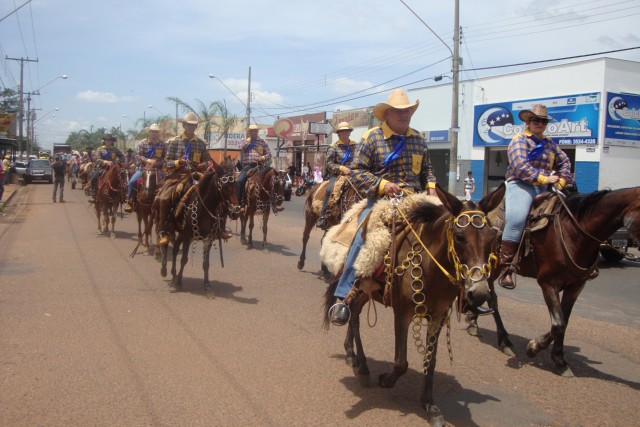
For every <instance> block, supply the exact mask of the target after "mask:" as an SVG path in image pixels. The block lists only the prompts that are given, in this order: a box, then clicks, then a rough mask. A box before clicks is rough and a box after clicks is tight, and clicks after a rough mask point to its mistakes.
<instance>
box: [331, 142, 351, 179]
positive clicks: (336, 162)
mask: <svg viewBox="0 0 640 427" xmlns="http://www.w3.org/2000/svg"><path fill="white" fill-rule="evenodd" d="M356 146H357V142H355V141H351V140H349V149H350V150H351V158H350V159H349V160H348V161H347V162H346V163H345V164H344V165H343V164H342V157H343V156H344V153H345V152H346V151H347V144H345V143H344V142H342V141H340V140H338V142H335V143H333V144H331V145H330V146H329V149H328V150H327V170H328V171H329V173H330V174H331V175H333V176H340V166H346V167H350V165H351V163H352V162H353V157H354V156H355V154H356Z"/></svg>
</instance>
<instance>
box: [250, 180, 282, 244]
mask: <svg viewBox="0 0 640 427" xmlns="http://www.w3.org/2000/svg"><path fill="white" fill-rule="evenodd" d="M245 197H246V199H247V203H246V208H245V211H244V213H243V214H241V215H240V241H241V242H242V243H246V244H247V246H249V247H253V217H254V215H256V214H258V213H261V214H262V236H263V237H262V248H263V249H266V248H267V223H268V222H269V212H270V211H273V214H274V215H277V213H278V212H279V211H280V210H281V209H282V208H281V205H282V201H283V200H284V172H283V171H278V170H275V169H273V168H270V167H266V168H258V170H257V171H256V172H255V173H254V174H253V175H252V176H251V177H249V179H247V183H246V191H245ZM247 221H248V222H249V238H248V239H247V237H246V235H245V232H246V228H247Z"/></svg>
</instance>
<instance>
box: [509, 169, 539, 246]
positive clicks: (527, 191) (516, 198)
mask: <svg viewBox="0 0 640 427" xmlns="http://www.w3.org/2000/svg"><path fill="white" fill-rule="evenodd" d="M545 191H547V186H546V185H541V186H534V185H531V184H528V183H526V182H522V181H520V180H513V181H509V182H507V192H506V195H505V200H504V203H505V214H504V230H503V232H502V240H507V241H509V242H519V241H520V236H521V235H522V231H523V230H524V226H525V225H526V223H527V217H528V216H529V210H530V209H531V204H532V203H533V199H534V198H535V197H536V196H537V195H538V194H542V193H544V192H545Z"/></svg>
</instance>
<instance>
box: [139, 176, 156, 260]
mask: <svg viewBox="0 0 640 427" xmlns="http://www.w3.org/2000/svg"><path fill="white" fill-rule="evenodd" d="M160 187H162V178H161V176H160V173H159V172H158V171H157V170H156V169H144V170H143V172H142V177H141V178H140V181H139V183H138V184H137V185H136V192H137V197H136V198H135V199H134V205H133V210H134V211H135V212H136V219H137V220H138V244H143V245H144V246H143V247H144V250H143V253H145V254H147V255H151V250H150V248H149V239H150V236H151V230H152V229H153V220H154V215H153V209H152V207H153V201H154V200H155V198H156V192H157V191H158V189H159V188H160ZM143 224H144V228H143ZM155 253H156V255H157V256H158V257H159V256H160V248H159V247H158V245H156V252H155Z"/></svg>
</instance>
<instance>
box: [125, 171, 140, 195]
mask: <svg viewBox="0 0 640 427" xmlns="http://www.w3.org/2000/svg"><path fill="white" fill-rule="evenodd" d="M141 176H142V171H141V170H140V169H138V170H137V171H136V173H134V174H133V176H132V177H131V179H130V180H129V185H127V199H130V198H131V193H132V192H133V189H134V188H135V187H136V183H137V182H138V180H139V179H140V177H141Z"/></svg>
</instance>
